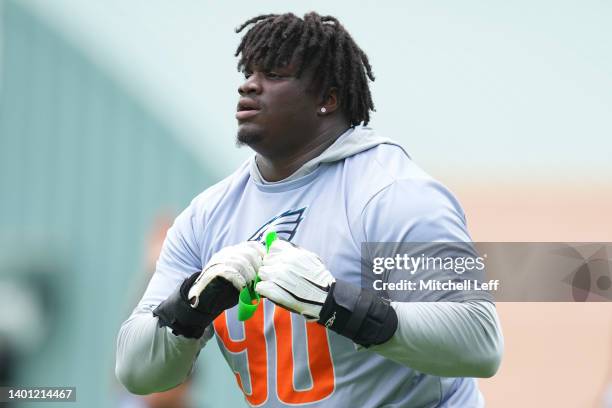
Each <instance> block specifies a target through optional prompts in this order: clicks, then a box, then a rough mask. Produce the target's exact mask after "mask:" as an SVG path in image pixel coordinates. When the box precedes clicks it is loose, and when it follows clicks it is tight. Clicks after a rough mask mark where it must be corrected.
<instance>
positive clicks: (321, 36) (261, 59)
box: [235, 12, 374, 126]
mask: <svg viewBox="0 0 612 408" xmlns="http://www.w3.org/2000/svg"><path fill="white" fill-rule="evenodd" d="M250 25H252V27H251V28H249V30H248V31H247V32H246V34H244V36H243V37H242V40H241V41H240V45H238V48H237V49H236V53H235V56H236V57H238V56H239V55H240V59H239V61H238V71H243V70H244V69H245V68H248V67H253V66H257V67H259V68H260V69H263V70H266V71H268V70H273V69H276V68H279V67H285V66H287V65H289V64H290V63H294V64H296V66H297V77H300V76H301V75H302V73H303V72H304V70H306V69H307V68H309V67H311V66H312V67H314V75H313V78H314V79H313V81H316V84H317V87H318V89H319V90H320V92H321V93H322V94H324V93H325V92H327V91H328V90H329V89H330V88H332V87H335V88H336V89H337V92H338V98H339V103H340V106H341V108H342V110H343V111H344V113H345V114H346V115H347V116H348V119H349V121H350V123H351V126H356V125H359V124H360V123H361V122H363V124H364V125H367V124H368V122H369V121H370V111H371V110H372V111H373V110H374V103H373V101H372V94H371V93H370V88H369V86H368V78H369V79H370V80H371V81H374V74H372V67H371V66H370V63H369V62H368V57H367V55H366V54H365V53H364V52H363V51H362V50H361V48H359V47H358V46H357V44H356V43H355V41H354V40H353V39H352V38H351V36H350V35H349V33H348V32H347V31H346V30H345V28H344V27H343V26H342V24H340V22H339V21H338V20H337V19H336V18H335V17H332V16H321V15H319V14H317V13H315V12H311V13H308V14H306V15H304V18H303V19H302V18H299V17H297V16H295V15H294V14H293V13H286V14H262V15H260V16H257V17H253V18H251V19H249V20H247V21H245V22H244V23H243V24H242V25H240V26H239V27H237V28H236V33H240V32H241V31H242V30H244V29H245V28H246V27H248V26H250Z"/></svg>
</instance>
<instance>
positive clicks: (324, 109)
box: [319, 87, 340, 115]
mask: <svg viewBox="0 0 612 408" xmlns="http://www.w3.org/2000/svg"><path fill="white" fill-rule="evenodd" d="M339 107H340V101H339V100H338V89H337V88H335V87H332V88H330V89H329V91H327V93H325V95H323V101H322V103H321V106H320V109H319V114H320V115H328V114H330V113H332V112H334V111H336V110H337V109H338V108H339Z"/></svg>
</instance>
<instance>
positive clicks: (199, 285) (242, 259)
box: [188, 241, 266, 308]
mask: <svg viewBox="0 0 612 408" xmlns="http://www.w3.org/2000/svg"><path fill="white" fill-rule="evenodd" d="M265 253H266V249H265V247H264V246H263V245H262V244H261V243H260V242H256V241H247V242H242V243H240V244H238V245H232V246H228V247H225V248H223V249H221V250H220V251H219V252H217V253H216V254H214V255H213V256H212V257H211V258H210V261H208V263H207V264H206V266H205V267H204V270H203V271H202V272H201V273H200V275H199V276H198V278H197V279H196V281H195V282H194V283H193V285H192V286H191V288H190V289H189V294H188V299H189V301H190V304H191V307H193V308H196V307H197V306H198V303H199V302H200V295H201V294H202V292H203V291H204V289H206V286H207V285H208V284H209V283H210V282H211V281H212V280H213V279H215V278H217V277H221V278H224V279H225V280H227V281H229V282H231V283H232V285H234V287H235V288H236V289H237V290H238V291H240V290H242V289H243V288H244V287H245V286H246V285H247V284H249V283H251V282H252V281H253V280H254V279H255V274H256V273H257V270H258V269H259V267H260V266H261V263H262V260H263V256H264V255H265Z"/></svg>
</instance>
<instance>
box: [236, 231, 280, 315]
mask: <svg viewBox="0 0 612 408" xmlns="http://www.w3.org/2000/svg"><path fill="white" fill-rule="evenodd" d="M276 238H277V235H276V232H275V231H270V232H268V233H267V234H266V253H267V252H270V246H272V243H273V242H274V241H276ZM259 281H260V279H259V275H255V279H254V280H253V283H251V284H250V285H247V286H246V287H245V288H244V289H242V290H241V291H240V295H239V296H238V320H240V321H241V322H244V321H245V320H249V319H250V318H251V317H252V316H253V315H254V314H255V311H256V310H257V307H258V306H259V302H260V301H261V299H260V298H259V294H258V293H257V292H255V286H256V285H257V284H258V283H259Z"/></svg>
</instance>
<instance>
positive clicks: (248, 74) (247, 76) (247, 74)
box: [243, 72, 253, 79]
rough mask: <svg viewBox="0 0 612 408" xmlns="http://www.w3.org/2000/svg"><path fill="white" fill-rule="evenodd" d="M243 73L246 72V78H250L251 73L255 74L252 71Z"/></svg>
mask: <svg viewBox="0 0 612 408" xmlns="http://www.w3.org/2000/svg"><path fill="white" fill-rule="evenodd" d="M243 74H244V79H249V78H250V77H251V75H253V74H252V73H251V72H243Z"/></svg>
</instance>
